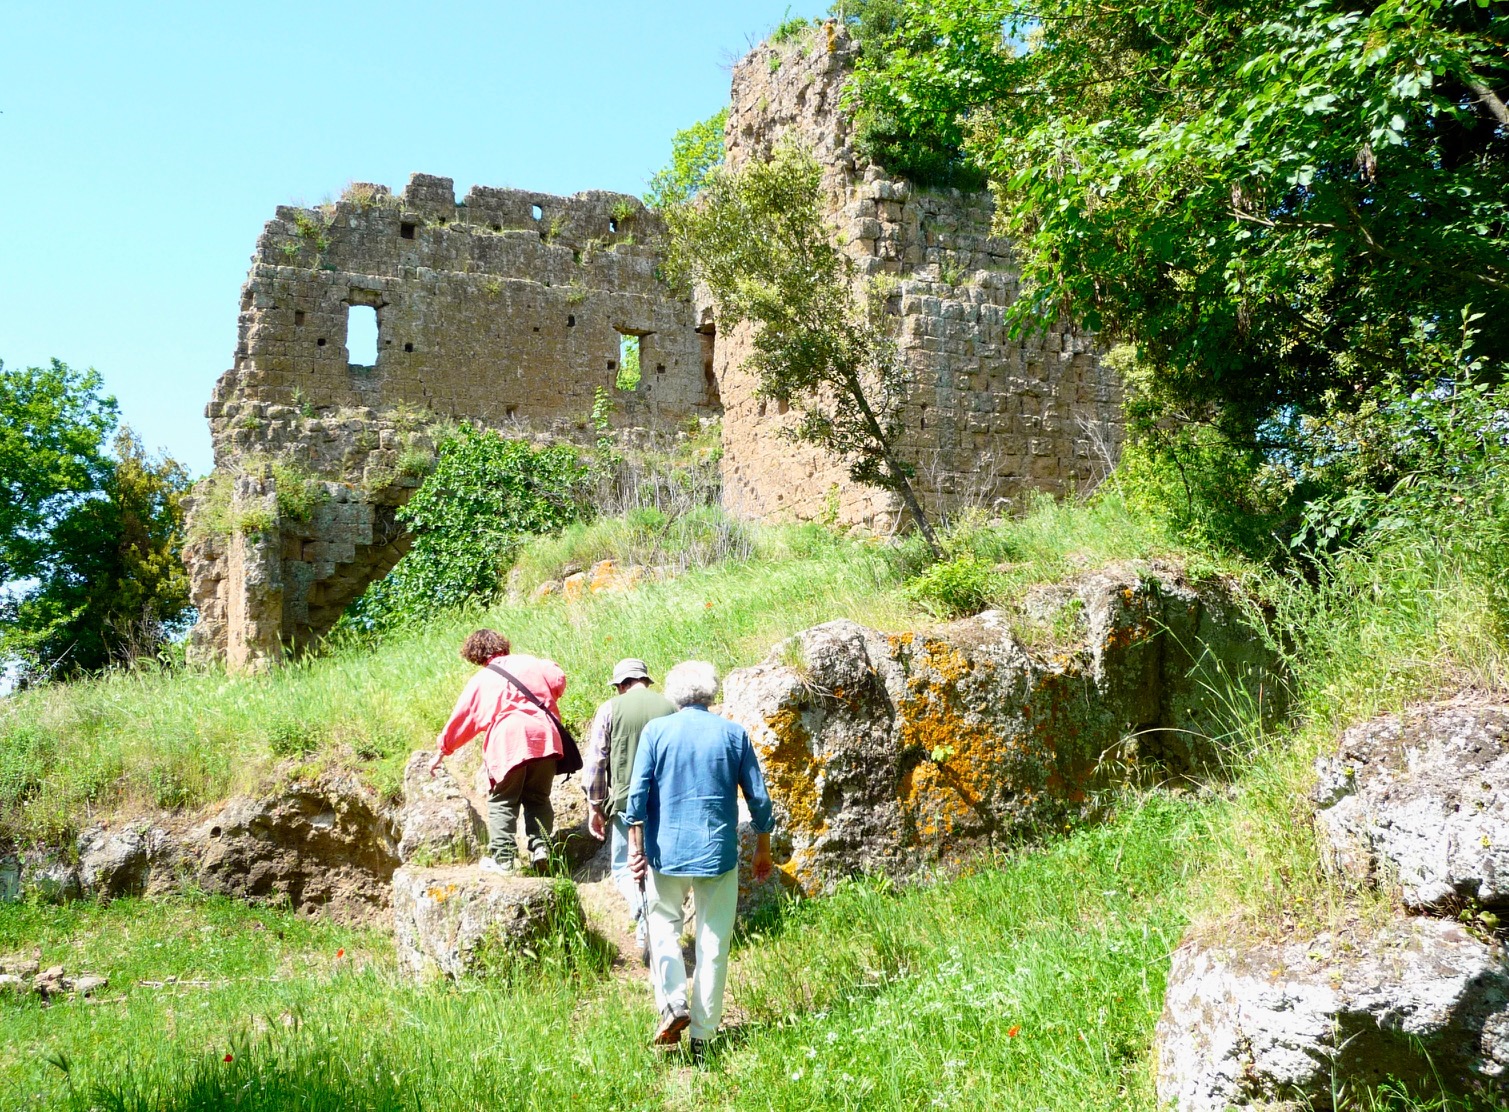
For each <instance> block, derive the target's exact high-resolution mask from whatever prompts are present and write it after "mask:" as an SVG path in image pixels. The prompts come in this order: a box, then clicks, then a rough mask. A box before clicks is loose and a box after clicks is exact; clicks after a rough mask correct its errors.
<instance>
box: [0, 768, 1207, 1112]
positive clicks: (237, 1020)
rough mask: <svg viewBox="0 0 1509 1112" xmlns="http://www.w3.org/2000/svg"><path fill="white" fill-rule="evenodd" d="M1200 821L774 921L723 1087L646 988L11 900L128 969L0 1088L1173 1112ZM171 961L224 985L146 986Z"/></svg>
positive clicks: (54, 1011) (561, 969)
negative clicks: (453, 977)
mask: <svg viewBox="0 0 1509 1112" xmlns="http://www.w3.org/2000/svg"><path fill="white" fill-rule="evenodd" d="M1207 807H1208V805H1207ZM1204 822H1205V811H1204V810H1203V809H1202V808H1201V807H1199V806H1197V805H1195V804H1193V803H1191V802H1189V801H1180V800H1176V799H1168V798H1160V797H1152V798H1150V799H1148V800H1145V801H1142V802H1140V803H1138V804H1135V805H1132V806H1129V807H1128V808H1127V809H1126V810H1125V811H1124V812H1123V813H1122V814H1121V815H1120V816H1119V817H1118V818H1117V819H1116V820H1115V821H1114V822H1112V823H1111V824H1110V825H1108V826H1105V827H1100V828H1096V829H1092V830H1086V831H1082V832H1079V833H1077V834H1075V835H1074V836H1073V837H1071V838H1069V839H1067V840H1065V841H1063V842H1061V843H1059V844H1058V845H1056V846H1053V847H1052V848H1050V849H1048V850H1046V851H1041V852H1036V853H1024V854H1020V855H1018V856H1015V857H1013V858H1009V859H1006V860H1005V861H1003V862H1002V863H1001V867H999V868H986V869H982V870H981V871H979V872H977V873H975V874H973V875H971V876H966V877H964V878H961V879H958V880H954V881H950V882H947V883H943V884H940V885H938V886H937V887H935V888H931V889H920V890H919V889H913V890H908V891H905V892H897V891H894V890H891V889H889V888H887V887H885V886H882V885H875V884H854V885H851V886H849V887H847V888H845V889H843V890H841V892H840V893H839V894H838V895H837V896H835V897H834V898H832V899H830V900H825V901H819V902H814V903H811V904H807V905H805V906H802V907H800V908H797V909H794V910H792V911H789V912H788V913H787V914H786V915H785V917H784V918H776V919H772V920H771V921H769V922H767V923H765V924H763V926H762V927H761V929H759V930H758V931H757V932H756V933H754V934H753V935H752V936H749V937H746V938H745V940H744V942H743V943H742V945H741V946H740V948H739V950H738V952H737V957H736V965H735V971H734V976H733V978H732V980H733V988H732V990H731V993H730V995H731V1000H732V1003H733V1005H734V1006H735V1007H736V1008H737V1009H738V1013H739V1014H740V1015H741V1017H742V1023H741V1024H740V1025H739V1026H738V1027H737V1028H736V1030H735V1031H734V1033H733V1034H732V1035H730V1036H729V1037H728V1038H727V1039H726V1040H725V1044H724V1049H723V1051H722V1052H721V1054H720V1057H719V1061H718V1065H717V1068H716V1069H715V1070H713V1071H710V1072H708V1073H701V1074H699V1073H696V1072H695V1071H692V1070H689V1069H687V1068H686V1067H685V1066H684V1065H683V1064H682V1063H680V1062H679V1061H678V1060H675V1059H670V1060H667V1059H664V1058H662V1057H661V1056H660V1055H658V1054H656V1053H654V1052H652V1051H651V1050H650V1049H649V1048H648V1047H647V1046H646V1045H645V1041H646V1036H647V1033H648V1031H649V1029H650V1026H651V1024H652V1020H653V1017H652V1014H651V1007H650V1002H649V992H648V989H647V988H646V987H645V986H644V985H643V984H642V982H640V980H639V979H638V978H637V977H636V978H634V979H633V980H632V981H625V980H622V979H619V978H614V977H606V976H603V975H601V974H600V973H582V972H574V973H573V972H572V971H571V969H570V965H569V963H564V962H559V961H556V960H552V959H551V958H549V957H547V960H546V962H545V964H544V967H543V968H542V969H540V970H535V971H531V972H530V973H529V974H528V975H527V976H517V977H515V978H514V979H513V980H512V981H507V982H490V983H484V984H481V985H476V986H471V987H468V988H466V989H463V990H458V989H455V988H447V987H443V986H436V987H432V988H426V989H415V988H411V987H407V986H404V985H402V984H399V983H398V982H396V981H395V979H394V976H393V968H392V960H391V954H390V947H389V943H388V942H387V940H386V939H385V938H383V937H380V936H378V935H373V934H363V933H360V932H352V931H343V930H340V929H337V928H331V927H326V926H316V925H311V924H307V923H302V922H300V921H298V920H296V919H293V918H292V917H289V916H285V915H280V914H275V913H270V912H267V911H257V910H254V909H248V908H244V907H238V906H236V905H232V904H228V903H224V902H220V901H210V902H206V903H199V904H181V903H173V904H157V905H147V904H142V903H137V902H125V903H118V904H115V905H113V906H111V907H107V908H98V907H92V906H75V907H72V908H68V909H47V908H26V907H20V908H8V909H0V952H4V951H10V950H13V949H20V948H26V947H29V946H31V945H33V944H40V945H41V947H42V950H43V960H44V962H52V961H60V962H64V963H65V964H66V965H67V966H68V967H69V968H70V970H73V969H84V968H88V969H91V970H94V971H99V972H108V973H109V974H110V976H111V985H110V988H109V989H108V990H106V992H105V993H104V994H103V1001H102V1002H101V1003H98V1004H84V1003H80V1002H76V1001H71V1002H66V1003H60V1004H58V1005H56V1006H54V1007H52V1008H49V1009H43V1008H41V1007H40V1006H38V1005H37V1004H36V1003H35V1002H33V1001H29V1000H28V1001H25V1002H20V1003H17V1002H12V1001H3V1000H0V1029H3V1030H4V1031H5V1032H6V1034H5V1037H4V1039H3V1040H0V1103H3V1104H4V1106H6V1107H16V1106H18V1105H19V1106H23V1107H24V1106H25V1104H26V1102H27V1101H35V1102H36V1106H37V1107H50V1106H54V1105H57V1106H63V1107H73V1108H78V1109H83V1108H89V1107H102V1108H132V1109H161V1110H164V1112H166V1110H168V1109H200V1108H203V1109H209V1108H227V1107H239V1108H247V1109H269V1110H271V1109H295V1108H300V1109H315V1108H332V1107H341V1106H344V1107H362V1108H376V1109H388V1108H395V1109H396V1108H403V1109H419V1108H431V1107H468V1108H470V1107H489V1108H500V1109H507V1108H545V1109H548V1108H561V1107H570V1106H574V1105H579V1106H582V1107H597V1108H605V1109H606V1108H636V1109H638V1108H643V1109H652V1108H688V1109H690V1108H695V1107H711V1108H759V1109H766V1108H769V1109H810V1108H815V1107H825V1108H875V1109H882V1108H884V1109H890V1108H933V1107H942V1108H978V1107H1002V1108H1048V1109H1103V1108H1133V1109H1135V1108H1149V1109H1150V1108H1152V1107H1153V1104H1154V1102H1153V1098H1152V1092H1151V1082H1150V1078H1151V1072H1150V1068H1149V1063H1148V1061H1147V1053H1148V1049H1147V1048H1148V1046H1149V1043H1150V1034H1151V1030H1152V1024H1153V1021H1154V1019H1155V1017H1156V1015H1157V1012H1158V1010H1159V1008H1160V1007H1161V1002H1162V992H1163V978H1164V969H1165V968H1166V955H1167V953H1168V950H1169V948H1170V947H1171V946H1172V945H1173V944H1174V942H1175V941H1176V940H1177V937H1178V935H1179V932H1180V930H1181V928H1182V926H1183V920H1184V910H1183V909H1184V905H1185V899H1184V890H1185V887H1186V884H1187V881H1188V877H1189V875H1190V873H1191V871H1192V870H1193V869H1194V868H1195V867H1196V866H1197V864H1198V862H1199V861H1200V860H1201V857H1202V850H1201V847H1202V845H1203V844H1204V838H1203V835H1202V831H1203V829H1204ZM340 947H344V948H345V950H346V957H345V958H344V959H337V958H336V957H335V954H336V951H337V949H338V948H340ZM169 975H177V976H180V977H182V978H185V979H187V978H190V977H197V978H199V979H206V980H212V981H215V982H224V983H217V984H215V985H214V986H212V987H207V988H193V989H184V990H181V992H180V993H179V994H177V995H174V994H172V993H171V992H170V991H165V990H162V989H154V988H147V987H141V986H139V985H138V984H137V982H138V981H141V980H164V979H165V978H166V977H167V976H169ZM165 1033H166V1034H167V1035H168V1036H169V1037H167V1038H163V1037H162V1036H163V1035H164V1034H165ZM226 1054H230V1055H231V1056H232V1058H233V1061H232V1062H229V1063H227V1062H226V1061H225V1060H224V1058H225V1055H226ZM49 1057H50V1058H52V1060H53V1062H60V1061H63V1060H65V1059H66V1061H67V1063H68V1064H69V1072H68V1074H67V1076H65V1075H64V1073H63V1072H62V1070H60V1069H59V1068H58V1066H57V1065H56V1064H52V1063H50V1062H49V1061H48V1058H49Z"/></svg>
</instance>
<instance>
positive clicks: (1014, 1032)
mask: <svg viewBox="0 0 1509 1112" xmlns="http://www.w3.org/2000/svg"><path fill="white" fill-rule="evenodd" d="M1021 1033H1022V1025H1021V1024H1020V1023H1013V1024H1012V1025H1011V1028H1010V1030H1008V1031H1007V1032H1006V1037H1007V1038H1008V1039H1014V1038H1016V1037H1017V1036H1018V1035H1020V1034H1021Z"/></svg>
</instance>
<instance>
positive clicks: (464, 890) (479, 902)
mask: <svg viewBox="0 0 1509 1112" xmlns="http://www.w3.org/2000/svg"><path fill="white" fill-rule="evenodd" d="M580 917H581V904H580V902H579V901H578V900H577V896H576V888H575V886H574V885H572V884H571V883H570V882H569V881H564V880H544V879H539V878H535V877H518V876H512V877H504V876H499V875H497V874H494V873H483V872H480V871H479V870H478V869H477V868H476V867H474V866H451V867H447V868H434V869H421V868H415V867H412V866H404V867H403V868H401V869H399V870H398V871H397V872H395V873H394V874H393V920H394V936H395V940H396V942H397V946H398V966H399V970H400V971H401V972H402V973H403V974H404V975H405V976H407V977H409V978H411V979H414V980H418V981H424V980H431V979H434V978H436V977H442V976H444V977H449V978H451V979H459V978H462V977H467V976H476V975H480V974H485V973H486V971H487V969H488V968H489V966H490V965H492V964H493V963H495V962H499V961H507V960H509V959H510V958H513V957H516V956H518V955H520V954H523V953H525V952H526V951H527V949H528V948H529V947H530V945H531V944H532V943H535V942H537V941H538V940H540V939H541V938H543V937H545V936H547V935H549V934H550V933H552V932H553V931H556V930H558V929H560V928H561V926H562V925H563V924H569V923H571V922H572V921H573V920H575V921H577V922H579V921H580Z"/></svg>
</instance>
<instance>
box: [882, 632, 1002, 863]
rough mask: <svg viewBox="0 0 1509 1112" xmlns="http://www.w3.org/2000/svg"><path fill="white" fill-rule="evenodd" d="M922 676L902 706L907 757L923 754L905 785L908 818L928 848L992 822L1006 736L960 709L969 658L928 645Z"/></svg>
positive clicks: (941, 644)
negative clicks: (990, 806)
mask: <svg viewBox="0 0 1509 1112" xmlns="http://www.w3.org/2000/svg"><path fill="white" fill-rule="evenodd" d="M917 664H918V665H919V671H920V672H921V675H919V676H918V677H917V678H914V679H913V680H912V682H911V684H910V687H911V693H910V694H909V695H908V697H907V698H906V699H905V700H904V701H903V702H902V705H901V707H900V712H901V713H900V718H901V748H902V752H918V751H920V753H921V755H922V759H921V760H920V761H919V762H918V763H917V764H915V765H913V766H912V767H911V768H910V769H909V770H908V771H907V772H906V773H905V774H904V775H903V776H902V777H901V780H900V783H899V785H898V795H899V800H900V803H901V809H902V813H903V815H905V816H906V817H907V818H908V819H909V820H910V823H911V825H912V826H913V828H914V829H915V830H916V832H917V837H918V838H919V839H920V840H921V841H923V842H927V843H932V844H935V845H939V846H940V848H941V845H942V844H943V843H946V842H947V841H948V840H949V839H950V837H951V836H953V835H954V834H955V833H958V832H962V831H966V830H969V829H971V828H977V827H979V826H980V825H981V824H982V822H984V823H985V824H986V825H988V824H989V820H988V819H987V818H986V805H987V800H988V798H989V796H990V793H991V790H992V787H993V786H994V785H995V783H996V780H997V778H998V776H999V768H998V764H999V760H1000V755H1001V753H1002V750H1003V748H1004V746H1003V739H1001V738H1000V737H999V735H998V734H997V731H996V730H994V729H993V728H992V727H991V726H990V725H988V724H987V723H984V722H981V721H979V720H978V719H975V718H972V717H970V716H968V715H966V714H965V712H964V711H963V710H961V709H960V703H961V699H960V697H959V691H958V687H959V683H960V681H962V680H963V679H965V678H966V677H967V676H969V674H970V671H971V669H970V664H969V661H968V660H966V659H965V657H964V655H963V654H962V653H961V652H959V651H958V650H957V649H955V648H953V647H952V646H950V645H948V644H945V643H944V642H941V641H935V640H931V639H929V640H927V641H925V642H924V643H923V646H922V650H921V652H920V653H919V654H918V660H917Z"/></svg>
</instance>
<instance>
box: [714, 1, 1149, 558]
mask: <svg viewBox="0 0 1509 1112" xmlns="http://www.w3.org/2000/svg"><path fill="white" fill-rule="evenodd" d="M854 50H855V47H854V46H853V44H852V43H851V42H850V40H849V39H848V38H847V36H846V35H845V34H844V33H843V31H842V30H841V29H840V28H839V27H838V26H837V25H836V24H833V23H828V24H824V25H822V26H819V27H815V28H812V29H811V30H809V31H808V32H806V33H805V34H804V35H802V36H798V38H797V39H796V40H795V41H787V42H784V43H779V44H775V43H766V44H764V45H762V46H759V47H757V48H756V49H755V50H754V51H752V52H751V53H750V54H749V55H748V56H746V57H745V58H744V60H743V61H742V62H740V63H739V65H738V66H737V67H735V69H734V75H733V93H732V98H731V99H732V103H731V105H730V108H729V114H728V127H727V131H726V133H725V144H726V148H727V160H728V163H729V165H730V166H733V167H735V168H737V167H738V166H740V165H742V164H744V163H746V162H748V161H750V160H754V159H763V158H766V157H768V155H769V154H770V152H771V150H772V149H773V148H774V147H775V145H776V144H777V143H779V142H781V141H782V140H783V139H785V138H787V137H792V138H794V139H795V140H796V141H797V142H798V143H800V144H801V145H802V146H805V147H806V148H808V149H809V150H810V151H811V152H812V153H813V155H814V157H816V158H817V160H818V162H819V163H820V164H821V165H822V166H823V167H824V171H825V172H824V187H825V189H826V191H827V193H828V196H829V202H830V207H831V212H832V214H833V224H834V230H835V234H836V235H837V236H838V239H839V242H840V243H841V244H842V245H843V246H844V247H845V249H846V250H847V251H848V253H849V254H850V256H851V257H852V258H853V259H854V260H855V262H856V264H857V269H858V272H859V274H860V275H863V276H866V277H870V278H877V277H879V278H880V280H881V281H883V282H886V283H887V284H888V285H889V286H890V287H891V288H892V289H894V291H895V293H894V295H893V296H892V297H891V299H890V305H891V309H892V311H893V312H895V313H896V314H897V315H898V316H899V318H900V320H899V339H900V347H901V353H902V356H903V358H904V359H905V360H906V363H907V365H908V367H909V368H910V369H911V371H912V373H913V375H914V379H913V388H912V393H911V397H910V400H909V403H908V405H907V408H906V425H907V428H908V430H909V433H908V435H907V437H906V439H905V441H904V442H903V445H902V454H903V456H905V457H906V458H909V459H911V460H912V461H914V462H915V463H916V464H917V472H918V475H917V487H918V494H919V497H921V499H922V501H923V503H924V505H925V506H926V507H927V508H928V510H929V511H930V512H932V513H938V512H940V511H950V510H957V509H960V508H965V507H969V506H979V507H981V508H983V509H985V510H987V511H989V512H996V511H999V510H1002V509H1006V508H1009V506H1010V505H1012V504H1013V500H1014V499H1015V498H1016V497H1017V496H1018V495H1020V494H1022V493H1023V492H1024V491H1029V490H1045V491H1048V492H1050V493H1053V494H1060V495H1062V494H1072V493H1076V492H1081V491H1085V490H1087V489H1089V488H1091V487H1093V486H1094V485H1095V484H1096V483H1097V482H1099V480H1100V479H1101V478H1103V477H1104V476H1105V474H1106V472H1107V471H1108V470H1109V466H1110V463H1111V462H1112V461H1113V460H1114V458H1115V456H1116V454H1117V452H1118V451H1119V448H1120V440H1121V421H1120V403H1121V388H1120V384H1119V382H1118V381H1117V379H1116V376H1115V375H1114V373H1113V372H1112V371H1111V370H1110V369H1109V368H1107V367H1104V366H1103V365H1102V364H1101V363H1100V361H1099V359H1098V358H1097V356H1096V353H1095V349H1094V345H1093V343H1092V340H1091V338H1090V336H1089V335H1087V334H1085V333H1083V332H1081V331H1079V330H1078V329H1076V328H1074V327H1073V326H1072V325H1070V324H1068V323H1067V322H1063V321H1059V322H1054V323H1053V324H1052V325H1051V326H1050V327H1049V328H1048V329H1047V330H1046V331H1045V332H1041V333H1038V334H1034V335H1028V336H1024V337H1022V338H1020V339H1017V338H1013V337H1012V336H1011V335H1009V333H1008V329H1007V325H1006V324H1005V323H1004V315H1005V310H1006V308H1007V307H1008V306H1009V305H1010V304H1011V303H1012V301H1013V300H1014V299H1015V298H1016V296H1017V293H1018V281H1017V275H1016V272H1015V269H1014V267H1013V263H1012V256H1011V249H1010V246H1009V245H1008V244H1007V243H1006V242H1005V241H1004V240H1001V239H999V238H996V237H994V236H992V235H991V218H992V215H993V211H994V208H993V203H992V201H991V198H990V195H989V194H988V193H983V192H982V193H961V192H960V191H958V190H941V191H927V190H920V189H917V188H915V187H914V186H912V185H911V184H910V183H908V182H906V181H898V180H893V179H891V178H889V177H888V176H887V175H886V174H885V173H884V172H883V171H882V170H881V169H880V168H878V167H876V166H871V165H866V164H865V163H864V161H863V159H862V158H861V156H860V155H859V154H858V153H857V152H856V150H855V147H854V133H853V129H852V126H851V121H850V119H849V118H848V116H847V114H846V113H845V112H844V111H843V107H842V104H841V97H842V93H843V86H844V81H845V79H846V77H847V75H848V73H849V72H850V69H851V65H852V60H853V55H854ZM882 276H883V277H882ZM748 353H749V331H748V329H747V328H738V329H733V330H727V329H725V330H724V334H723V335H720V337H719V341H718V346H717V351H716V357H715V366H716V370H717V374H718V381H719V384H720V388H721V392H722V397H723V404H724V406H725V414H724V419H723V445H724V456H723V466H724V474H723V489H724V495H723V496H724V502H725V504H726V505H727V506H728V507H729V508H730V509H731V510H734V511H735V512H738V513H741V514H743V515H745V516H749V517H758V518H766V519H769V518H798V519H802V518H818V517H824V516H827V517H834V516H835V515H836V519H837V520H838V521H840V522H845V523H858V524H865V525H869V526H871V527H882V528H884V527H886V526H887V525H889V524H893V523H894V521H895V518H896V515H897V514H898V512H899V500H898V499H896V498H894V496H892V495H890V494H888V493H887V492H884V491H878V490H874V489H871V488H865V487H860V486H857V485H856V484H854V483H852V482H851V481H850V480H849V478H848V475H847V473H846V470H845V468H844V467H842V466H841V465H837V464H835V463H834V462H833V461H832V460H831V459H829V458H827V457H826V456H824V455H823V454H822V453H821V452H819V451H817V450H815V449H812V448H808V447H805V446H802V445H796V444H793V443H791V442H790V441H788V440H787V439H786V438H785V437H783V436H782V435H781V430H782V429H783V428H786V427H787V426H789V425H790V424H793V423H794V422H795V421H796V419H797V414H796V413H795V412H791V413H789V415H788V414H787V413H784V412H782V407H781V406H780V405H778V403H776V402H774V401H762V400H760V399H757V398H756V397H755V394H754V383H753V380H752V377H751V376H750V375H749V374H747V373H746V372H744V371H743V370H742V369H741V364H742V363H743V361H744V359H745V358H746V356H747V355H748ZM777 476H778V477H779V478H778V479H776V478H775V477H777Z"/></svg>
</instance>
